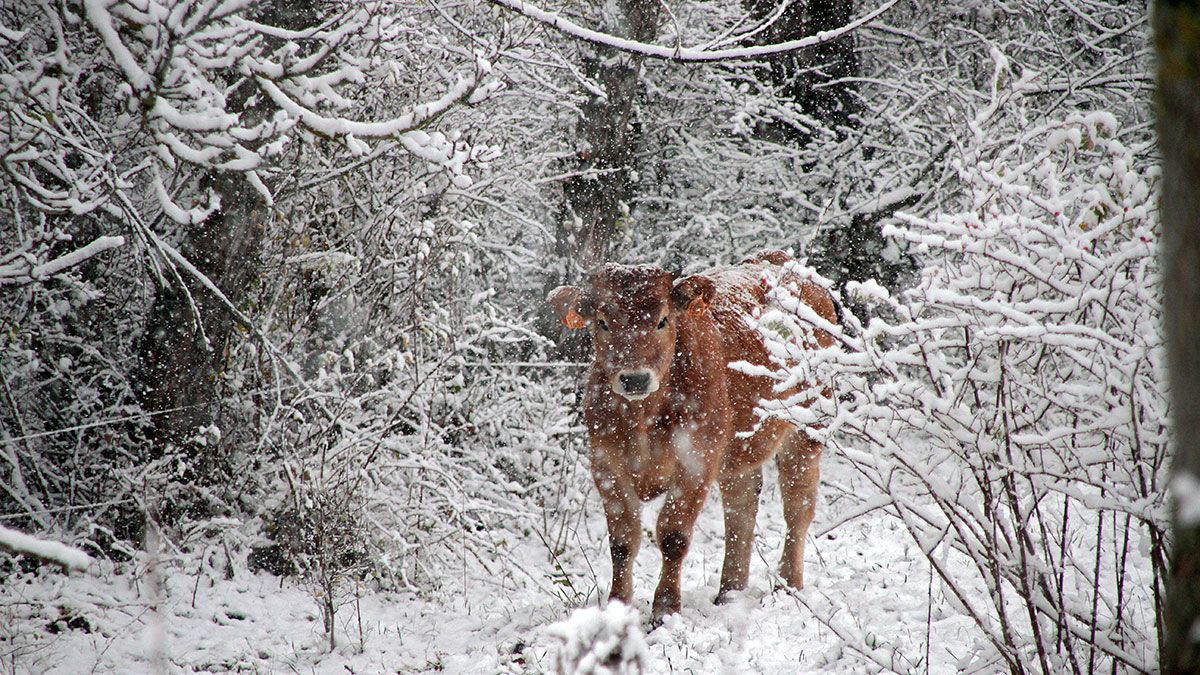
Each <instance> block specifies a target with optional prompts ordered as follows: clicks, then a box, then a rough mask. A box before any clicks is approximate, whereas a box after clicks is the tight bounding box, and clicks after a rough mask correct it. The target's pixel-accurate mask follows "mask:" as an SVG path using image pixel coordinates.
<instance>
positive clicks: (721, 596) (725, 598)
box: [713, 588, 744, 605]
mask: <svg viewBox="0 0 1200 675" xmlns="http://www.w3.org/2000/svg"><path fill="white" fill-rule="evenodd" d="M743 590H744V589H741V588H724V589H721V590H720V591H717V597H715V598H713V604H714V605H728V604H729V603H731V602H734V601H735V600H737V599H738V598H739V597H741V595H742V592H743Z"/></svg>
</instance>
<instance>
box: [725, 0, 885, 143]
mask: <svg viewBox="0 0 1200 675" xmlns="http://www.w3.org/2000/svg"><path fill="white" fill-rule="evenodd" d="M745 3H746V4H745V6H746V9H747V11H749V12H750V14H751V15H752V16H753V17H754V18H755V19H757V20H759V21H763V20H766V19H768V18H769V17H771V16H772V15H774V13H775V12H776V11H777V10H778V8H779V2H778V1H777V0H745ZM853 17H854V3H853V2H850V1H849V0H812V1H811V2H808V3H793V4H791V5H788V7H787V8H786V9H785V10H784V11H783V13H782V14H781V15H780V17H779V18H778V19H777V20H776V21H775V23H773V24H772V25H771V27H770V28H768V29H767V30H765V31H763V32H762V33H760V34H759V36H758V39H757V42H758V43H759V44H774V43H779V42H785V41H787V40H798V39H800V38H803V37H806V36H809V35H813V34H815V33H819V32H821V31H825V30H832V29H835V28H839V27H841V26H844V25H846V24H847V23H850V21H851V20H852V19H853ZM761 68H762V70H763V73H764V75H765V77H764V78H763V79H764V80H765V81H766V82H767V83H769V84H770V85H771V86H773V87H774V88H775V92H776V95H777V96H778V97H779V98H780V99H781V100H784V101H791V102H793V103H795V104H796V106H797V107H798V108H799V110H800V112H801V113H803V114H804V115H806V116H807V117H809V118H811V120H812V121H814V122H816V123H819V124H821V125H822V126H824V127H826V128H828V129H831V130H833V131H834V132H835V133H837V134H838V135H839V136H844V135H845V133H846V130H847V129H850V128H853V127H856V126H858V121H857V116H858V114H859V113H860V112H861V110H862V106H861V104H860V102H859V99H858V95H857V87H856V86H855V84H854V83H853V81H850V80H847V79H846V78H853V77H856V76H857V75H858V72H859V67H858V52H857V51H856V50H855V43H854V35H853V34H850V35H845V36H843V37H841V38H839V39H837V40H833V41H831V42H827V43H824V44H821V45H817V46H816V47H814V48H813V49H811V50H806V51H802V52H797V53H792V54H779V55H776V56H771V57H768V58H767V59H766V60H765V61H764V62H763V63H762V65H761ZM760 132H762V133H763V134H765V135H766V136H767V137H768V138H776V139H778V140H781V141H788V142H791V143H793V144H796V145H805V144H807V143H808V142H809V141H810V140H811V139H812V136H813V134H812V133H811V131H810V130H808V129H803V128H799V127H796V126H792V125H790V124H785V123H782V122H778V123H775V124H771V125H768V128H766V129H762V130H760Z"/></svg>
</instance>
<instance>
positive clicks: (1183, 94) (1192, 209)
mask: <svg viewBox="0 0 1200 675" xmlns="http://www.w3.org/2000/svg"><path fill="white" fill-rule="evenodd" d="M1154 10H1155V11H1154V39H1155V46H1156V48H1157V51H1158V100H1157V105H1158V134H1159V151H1160V152H1161V153H1162V204H1161V217H1162V228H1163V233H1162V243H1161V246H1160V248H1159V250H1160V256H1161V262H1162V274H1163V296H1164V298H1165V299H1166V301H1165V302H1164V303H1163V315H1164V317H1163V318H1164V321H1163V327H1164V332H1165V338H1166V345H1167V369H1168V371H1167V375H1168V382H1169V386H1170V402H1171V416H1172V426H1173V432H1172V433H1173V435H1172V444H1173V445H1174V460H1173V463H1172V466H1171V476H1172V478H1171V484H1172V486H1173V492H1174V498H1175V499H1174V504H1173V516H1172V527H1173V531H1174V539H1175V543H1174V549H1173V551H1172V555H1171V560H1170V575H1169V578H1168V580H1167V601H1166V617H1165V638H1164V639H1165V643H1164V645H1163V648H1162V653H1161V659H1162V671H1163V672H1164V673H1194V672H1200V640H1198V639H1197V638H1198V637H1200V633H1198V632H1197V628H1200V624H1198V623H1197V619H1198V618H1200V520H1198V519H1197V518H1196V517H1195V508H1196V506H1197V501H1196V500H1200V494H1196V492H1197V491H1198V490H1200V483H1198V482H1197V481H1198V480H1200V4H1198V3H1196V2H1194V1H1193V2H1180V1H1168V0H1160V1H1159V2H1157V3H1156V5H1155V8H1154ZM1185 504H1186V505H1189V508H1187V509H1183V508H1180V506H1181V505H1185Z"/></svg>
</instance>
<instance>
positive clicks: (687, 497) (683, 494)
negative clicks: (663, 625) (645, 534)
mask: <svg viewBox="0 0 1200 675" xmlns="http://www.w3.org/2000/svg"><path fill="white" fill-rule="evenodd" d="M707 495H708V484H707V483H706V482H696V483H694V484H691V485H686V484H685V485H681V486H679V487H677V488H675V489H672V490H671V492H670V494H669V495H668V496H667V502H666V504H664V505H663V510H662V513H660V514H658V547H659V549H660V550H661V551H662V557H663V562H662V574H661V576H659V578H658V589H657V590H655V591H654V609H653V612H652V614H651V617H652V620H653V621H654V623H659V622H661V621H662V618H663V617H664V616H666V615H668V614H675V613H677V612H678V611H679V606H680V593H679V574H680V571H681V570H682V569H683V558H684V556H686V555H687V552H688V547H689V546H691V543H692V528H693V527H694V526H695V524H696V518H697V517H698V516H699V515H700V508H701V507H702V506H704V498H705V497H706V496H707Z"/></svg>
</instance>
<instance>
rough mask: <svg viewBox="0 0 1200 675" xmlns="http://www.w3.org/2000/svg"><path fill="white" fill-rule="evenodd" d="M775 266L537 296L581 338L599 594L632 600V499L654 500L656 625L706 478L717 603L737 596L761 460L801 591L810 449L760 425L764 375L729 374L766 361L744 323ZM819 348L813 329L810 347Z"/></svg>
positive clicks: (603, 274)
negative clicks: (715, 534)
mask: <svg viewBox="0 0 1200 675" xmlns="http://www.w3.org/2000/svg"><path fill="white" fill-rule="evenodd" d="M788 260H790V259H789V258H788V256H787V255H786V254H784V253H782V252H780V251H773V252H770V253H764V254H761V255H759V256H756V257H753V258H750V259H748V260H746V261H744V262H743V263H741V264H740V265H737V266H732V267H724V268H718V269H714V270H710V271H708V272H705V273H703V274H697V275H693V276H689V277H686V278H683V279H680V280H678V281H676V280H673V279H672V277H671V275H670V274H668V273H667V272H665V271H663V270H661V269H658V268H655V267H646V266H637V267H629V266H623V265H613V264H610V265H606V266H605V267H604V268H603V269H601V270H599V271H598V272H595V273H593V274H592V275H591V277H590V279H589V282H590V283H589V284H588V285H587V286H586V287H584V288H576V287H567V286H564V287H560V288H557V289H555V290H554V291H553V292H551V294H550V297H549V301H550V303H551V305H552V306H553V307H554V309H555V310H556V311H557V313H558V315H559V317H560V318H561V319H562V321H563V323H564V324H566V325H567V326H568V327H570V328H574V329H578V328H583V327H584V326H588V327H590V329H591V331H592V338H593V344H594V346H595V361H594V362H593V364H592V368H591V372H590V374H589V376H588V381H587V386H586V392H585V397H584V415H585V419H586V422H587V428H588V436H589V440H590V441H591V463H592V476H593V479H594V480H595V482H596V487H597V489H598V490H599V492H600V496H601V499H602V500H603V502H604V512H605V516H606V517H607V520H608V533H609V540H610V544H611V549H612V566H613V576H612V590H611V593H610V594H609V597H610V598H611V599H617V600H620V601H622V602H624V603H626V604H630V603H631V602H632V600H633V569H632V566H633V560H634V558H635V557H636V556H637V552H638V547H639V545H640V542H641V503H642V502H643V501H648V500H650V499H653V498H655V497H657V496H659V495H661V494H663V493H666V495H667V497H666V501H665V503H664V504H663V508H662V511H661V513H659V516H658V526H657V533H656V535H657V539H658V546H659V548H660V549H661V551H662V556H663V565H662V574H661V576H660V578H659V582H658V588H657V590H656V591H655V593H654V606H653V619H654V620H655V621H656V622H657V621H659V620H661V618H662V617H663V616H664V615H667V614H671V613H675V612H678V611H679V607H680V589H679V574H680V569H681V567H682V565H683V559H684V556H686V555H687V552H688V547H689V546H690V544H691V540H692V528H693V526H694V525H695V523H696V518H697V516H698V515H699V513H700V509H701V507H702V506H703V505H704V501H705V499H706V497H707V496H708V491H709V488H710V487H711V486H712V484H713V482H716V483H717V484H718V485H719V487H720V490H721V504H722V506H723V508H724V511H725V561H724V565H723V567H722V569H721V585H720V591H719V593H718V595H717V601H718V602H720V601H721V600H722V598H723V597H724V596H725V594H726V593H728V592H729V591H735V590H742V589H744V588H745V587H746V582H747V577H748V573H749V568H750V554H751V547H752V545H753V539H754V526H755V519H756V516H757V513H758V498H759V492H760V491H761V489H762V465H763V463H764V462H766V461H767V460H768V459H770V458H771V457H772V456H774V457H775V461H776V464H777V465H778V468H779V481H780V488H781V492H782V495H783V510H784V519H785V521H786V523H787V535H786V539H785V541H784V545H783V559H782V561H781V563H780V574H781V575H782V576H783V579H784V581H785V582H786V583H788V584H789V585H791V586H793V587H795V588H800V587H802V586H803V585H804V539H805V536H806V535H807V532H808V527H809V524H810V523H811V522H812V519H813V511H814V508H815V506H816V496H817V484H818V480H819V473H820V471H819V467H818V462H819V460H820V455H821V446H820V445H819V444H818V443H817V442H816V441H814V440H812V439H811V438H810V437H809V436H808V435H807V434H806V433H805V432H804V431H803V430H799V429H797V428H795V427H794V426H792V425H790V424H788V423H786V422H783V421H779V420H772V421H767V422H765V423H761V424H760V420H759V419H758V417H757V416H756V415H755V413H754V409H755V406H756V405H757V404H758V402H759V401H760V400H762V399H773V398H778V397H781V396H785V395H787V393H789V392H783V393H779V392H775V391H774V390H773V387H772V385H773V382H772V381H771V380H769V379H767V378H762V377H755V376H751V375H748V374H745V373H741V372H738V371H735V370H731V369H730V368H729V367H728V366H729V364H730V363H732V362H736V361H747V362H749V363H752V364H756V365H762V366H768V365H770V364H769V362H768V356H767V351H766V349H765V347H764V346H763V344H762V340H761V338H759V336H758V335H757V334H756V333H755V332H754V331H753V330H752V329H751V328H750V327H749V326H747V325H746V322H745V320H744V317H745V316H746V315H749V314H751V313H752V312H753V311H754V310H755V309H756V308H758V307H762V306H763V305H764V304H765V284H763V282H762V279H763V272H764V271H766V270H768V269H769V270H770V271H772V272H773V273H774V274H775V275H776V276H783V270H782V269H781V268H780V266H781V265H782V264H784V263H785V262H787V261H788ZM800 290H801V293H800V297H801V300H802V301H803V302H805V303H806V304H808V305H809V306H810V307H812V308H813V309H814V310H815V311H816V312H817V313H818V314H819V315H820V316H821V317H823V318H824V319H826V320H827V321H829V322H830V323H833V322H835V321H836V318H835V310H834V304H833V300H832V299H831V298H830V296H829V294H828V293H827V292H826V291H825V290H824V289H822V288H820V287H818V286H815V285H813V284H808V283H805V284H802V285H801V287H800ZM831 342H832V340H831V338H830V337H829V335H828V334H826V333H824V332H823V331H818V332H817V343H819V344H820V346H823V347H824V346H829V344H830V343H831ZM756 428H757V431H755V429H756ZM750 432H753V434H752V435H751V433H750Z"/></svg>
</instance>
